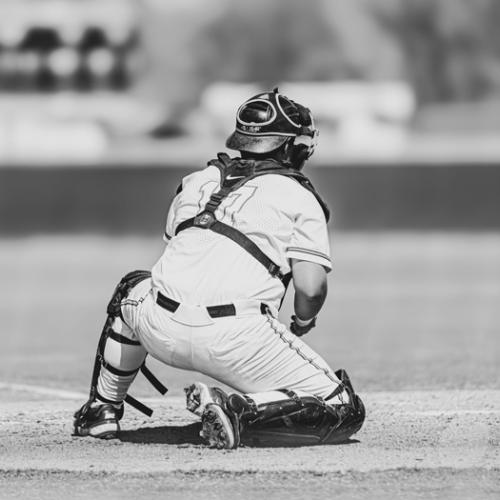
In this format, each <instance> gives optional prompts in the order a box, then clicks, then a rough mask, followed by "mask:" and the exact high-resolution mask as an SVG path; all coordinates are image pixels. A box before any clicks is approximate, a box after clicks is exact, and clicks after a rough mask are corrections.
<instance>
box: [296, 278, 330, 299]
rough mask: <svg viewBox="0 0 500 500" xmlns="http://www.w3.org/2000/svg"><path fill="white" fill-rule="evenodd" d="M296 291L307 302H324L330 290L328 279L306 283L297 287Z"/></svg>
mask: <svg viewBox="0 0 500 500" xmlns="http://www.w3.org/2000/svg"><path fill="white" fill-rule="evenodd" d="M295 292H296V293H297V294H299V295H300V296H301V297H302V298H303V299H304V300H305V301H307V302H310V303H321V304H322V303H323V302H324V300H325V298H326V294H327V292H328V286H327V282H326V279H325V280H324V281H321V282H315V283H313V282H310V283H305V284H304V285H303V286H299V287H296V288H295Z"/></svg>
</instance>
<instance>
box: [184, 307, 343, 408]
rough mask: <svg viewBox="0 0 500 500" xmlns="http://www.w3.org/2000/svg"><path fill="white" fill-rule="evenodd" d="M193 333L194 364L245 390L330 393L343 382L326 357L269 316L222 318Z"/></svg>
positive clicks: (322, 394) (321, 395) (321, 394)
mask: <svg viewBox="0 0 500 500" xmlns="http://www.w3.org/2000/svg"><path fill="white" fill-rule="evenodd" d="M217 324H218V330H219V331H217V332H213V333H212V335H210V336H209V337H208V338H207V332H202V331H199V332H198V333H197V334H195V340H196V342H195V346H194V353H193V365H194V366H195V369H196V370H197V371H200V372H202V373H204V374H206V375H209V376H211V377H213V378H215V379H217V380H219V381H221V382H223V383H224V384H226V385H229V386H231V387H234V388H235V389H236V390H238V391H240V392H244V393H258V392H267V391H274V390H278V389H290V390H293V391H302V392H304V393H308V394H313V395H316V396H319V397H322V398H324V399H327V398H328V397H329V396H331V395H332V393H333V392H334V391H335V390H336V388H337V386H338V385H339V384H340V381H339V379H338V378H337V376H336V375H335V373H334V371H333V370H332V369H331V368H330V367H329V366H328V364H327V363H326V361H325V360H324V359H323V358H322V357H321V356H320V355H319V354H318V353H316V352H315V351H314V350H313V349H312V348H311V347H309V346H308V345H307V344H306V343H305V342H303V341H302V340H301V339H300V338H298V337H296V336H295V335H293V334H292V333H291V332H289V331H288V330H287V328H286V327H285V325H283V324H282V323H280V322H279V321H278V320H277V319H275V318H272V317H271V316H259V315H254V316H248V317H229V318H221V319H220V320H218V322H217Z"/></svg>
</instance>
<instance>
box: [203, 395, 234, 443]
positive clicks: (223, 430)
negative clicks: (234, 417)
mask: <svg viewBox="0 0 500 500" xmlns="http://www.w3.org/2000/svg"><path fill="white" fill-rule="evenodd" d="M201 424H202V429H201V432H200V436H201V437H202V438H203V439H205V441H207V443H208V446H209V447H210V448H218V449H233V448H237V447H238V444H239V437H238V433H237V432H235V427H234V426H233V424H232V422H231V418H230V416H229V415H228V414H227V413H226V412H225V411H224V410H223V409H222V407H221V406H220V405H218V404H217V403H208V404H207V406H206V407H205V410H204V411H203V415H202V417H201Z"/></svg>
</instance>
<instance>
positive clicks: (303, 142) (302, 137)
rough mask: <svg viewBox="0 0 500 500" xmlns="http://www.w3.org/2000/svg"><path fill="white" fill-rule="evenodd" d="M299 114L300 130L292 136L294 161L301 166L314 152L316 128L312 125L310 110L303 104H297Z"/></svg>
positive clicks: (316, 135)
mask: <svg viewBox="0 0 500 500" xmlns="http://www.w3.org/2000/svg"><path fill="white" fill-rule="evenodd" d="M297 110H298V112H299V115H300V122H301V124H302V130H301V131H300V133H299V134H298V135H297V136H296V137H295V138H294V141H293V145H294V150H295V152H294V163H295V164H297V165H299V166H302V165H303V164H304V162H305V161H306V160H308V159H309V158H310V157H311V156H312V154H313V153H314V148H315V147H316V143H317V138H318V130H317V129H316V127H315V126H314V119H313V116H312V113H311V111H310V110H309V109H308V108H306V107H304V106H300V105H299V106H297Z"/></svg>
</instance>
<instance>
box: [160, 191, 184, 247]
mask: <svg viewBox="0 0 500 500" xmlns="http://www.w3.org/2000/svg"><path fill="white" fill-rule="evenodd" d="M179 194H180V193H179V192H178V193H177V195H176V196H175V197H174V199H173V200H172V203H171V204H170V208H169V209H168V214H167V223H166V225H165V232H164V233H163V241H164V242H165V243H168V242H169V241H170V240H171V239H172V237H173V236H174V235H175V227H176V223H175V220H176V213H177V206H178V204H179V198H180V196H179Z"/></svg>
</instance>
